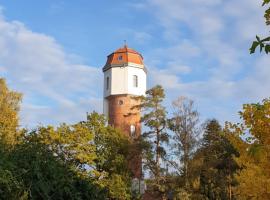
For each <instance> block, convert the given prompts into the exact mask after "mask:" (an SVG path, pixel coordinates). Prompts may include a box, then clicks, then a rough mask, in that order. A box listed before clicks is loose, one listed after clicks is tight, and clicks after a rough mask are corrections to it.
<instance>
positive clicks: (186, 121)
mask: <svg viewBox="0 0 270 200" xmlns="http://www.w3.org/2000/svg"><path fill="white" fill-rule="evenodd" d="M172 105H173V117H172V118H171V119H169V128H170V130H172V131H173V134H174V135H173V141H174V143H173V149H175V151H174V155H175V156H176V158H177V159H178V162H173V161H171V164H172V165H173V166H174V167H175V169H176V171H177V172H179V173H180V174H182V175H183V177H184V187H185V189H189V187H190V183H189V162H190V160H191V158H192V153H194V150H195V147H196V138H197V136H198V128H197V125H198V121H199V119H198V112H197V111H196V110H195V109H194V104H193V101H192V100H190V99H188V98H186V97H179V98H178V99H177V100H175V101H173V103H172Z"/></svg>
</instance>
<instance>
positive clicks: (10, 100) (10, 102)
mask: <svg viewBox="0 0 270 200" xmlns="http://www.w3.org/2000/svg"><path fill="white" fill-rule="evenodd" d="M21 97H22V95H21V94H19V93H17V92H14V91H11V90H9V89H8V87H7V85H6V82H5V80H4V79H1V78H0V140H1V142H2V143H5V144H9V145H14V144H16V143H17V141H18V135H19V132H18V125H19V115H18V112H19V108H20V101H21Z"/></svg>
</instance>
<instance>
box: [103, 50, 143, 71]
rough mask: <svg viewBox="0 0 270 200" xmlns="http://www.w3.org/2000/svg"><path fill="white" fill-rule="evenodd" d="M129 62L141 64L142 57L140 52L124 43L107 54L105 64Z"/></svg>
mask: <svg viewBox="0 0 270 200" xmlns="http://www.w3.org/2000/svg"><path fill="white" fill-rule="evenodd" d="M129 62H130V63H135V64H139V65H143V57H142V55H141V54H140V53H138V52H137V51H135V50H134V49H131V48H128V47H127V45H125V46H124V47H122V48H120V49H117V50H116V51H115V52H113V53H112V54H110V55H109V56H108V58H107V63H106V66H107V65H113V64H123V63H129Z"/></svg>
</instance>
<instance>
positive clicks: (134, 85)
mask: <svg viewBox="0 0 270 200" xmlns="http://www.w3.org/2000/svg"><path fill="white" fill-rule="evenodd" d="M133 87H138V76H137V75H133Z"/></svg>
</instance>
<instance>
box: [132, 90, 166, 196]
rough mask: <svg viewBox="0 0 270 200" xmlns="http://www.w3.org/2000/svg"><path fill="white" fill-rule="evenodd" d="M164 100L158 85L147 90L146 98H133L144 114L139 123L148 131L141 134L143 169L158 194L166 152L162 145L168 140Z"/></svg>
mask: <svg viewBox="0 0 270 200" xmlns="http://www.w3.org/2000/svg"><path fill="white" fill-rule="evenodd" d="M164 98H165V94H164V89H163V88H162V87H161V86H160V85H157V86H155V87H153V88H151V89H150V90H148V91H147V92H146V96H140V97H135V99H136V100H138V102H140V104H139V105H138V106H136V108H139V109H142V110H143V112H144V115H143V116H142V118H141V121H142V122H143V123H144V125H145V126H146V127H147V128H148V129H149V131H146V132H144V133H143V134H142V141H143V143H144V145H143V146H144V148H143V158H144V160H145V167H146V168H147V169H148V170H150V172H151V174H152V175H153V177H154V182H153V184H152V186H153V188H154V190H156V191H157V192H160V193H164V184H162V181H164V180H162V172H163V169H162V167H161V161H162V160H163V159H164V157H165V156H166V150H165V148H164V146H163V145H164V143H167V142H168V140H169V138H168V134H167V132H166V131H165V130H166V114H167V113H166V110H165V107H164V106H163V105H162V102H163V100H164Z"/></svg>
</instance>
